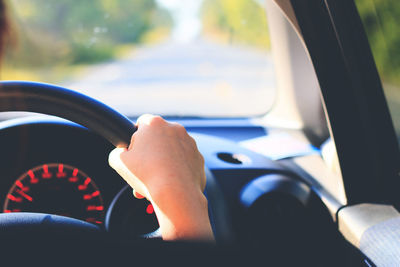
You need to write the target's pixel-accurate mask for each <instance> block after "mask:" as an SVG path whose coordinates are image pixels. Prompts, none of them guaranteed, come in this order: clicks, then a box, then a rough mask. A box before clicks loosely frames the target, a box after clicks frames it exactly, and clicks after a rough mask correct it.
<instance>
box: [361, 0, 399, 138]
mask: <svg viewBox="0 0 400 267" xmlns="http://www.w3.org/2000/svg"><path fill="white" fill-rule="evenodd" d="M356 5H357V8H358V11H359V13H360V16H361V19H362V22H363V24H364V28H365V31H366V33H367V36H368V40H369V43H370V45H371V49H372V54H373V56H374V59H375V63H376V66H377V68H378V71H379V74H380V77H381V80H382V84H383V89H384V92H385V96H386V101H387V103H388V105H389V109H390V113H391V116H392V121H393V125H394V127H395V129H396V133H397V136H398V137H399V138H400V1H398V0H384V1H383V0H357V1H356Z"/></svg>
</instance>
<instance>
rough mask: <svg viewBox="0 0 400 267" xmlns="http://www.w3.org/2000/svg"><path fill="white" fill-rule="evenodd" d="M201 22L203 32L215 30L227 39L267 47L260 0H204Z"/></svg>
mask: <svg viewBox="0 0 400 267" xmlns="http://www.w3.org/2000/svg"><path fill="white" fill-rule="evenodd" d="M203 21H204V28H205V31H206V33H207V32H208V33H219V34H220V35H224V36H226V37H227V38H228V39H229V41H230V42H239V43H243V44H247V45H254V46H263V47H269V37H268V27H267V20H266V14H265V9H264V7H263V6H262V1H255V0H204V4H203Z"/></svg>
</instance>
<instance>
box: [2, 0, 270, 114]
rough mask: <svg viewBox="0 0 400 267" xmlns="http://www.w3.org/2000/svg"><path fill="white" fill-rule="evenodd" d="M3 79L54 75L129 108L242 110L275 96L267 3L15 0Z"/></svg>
mask: <svg viewBox="0 0 400 267" xmlns="http://www.w3.org/2000/svg"><path fill="white" fill-rule="evenodd" d="M9 8H10V14H9V15H10V18H11V19H12V27H13V29H14V32H15V38H14V39H15V43H11V44H10V45H9V46H8V49H7V55H6V57H5V63H4V64H3V69H2V79H3V80H33V81H41V82H48V83H55V84H60V85H63V86H66V87H68V88H72V89H74V90H77V91H80V92H83V93H85V94H88V95H90V96H92V97H95V98H97V99H99V100H101V101H103V102H105V103H106V104H109V105H111V106H113V107H114V108H116V109H118V110H119V111H121V112H123V113H125V114H126V115H132V116H134V115H138V114H142V113H147V112H150V113H156V114H161V115H170V116H201V117H242V116H256V115H261V114H265V113H266V112H267V111H268V109H269V108H270V106H271V105H272V103H273V100H274V94H275V90H274V88H275V84H274V78H273V77H274V73H273V62H272V59H271V56H270V52H269V51H270V44H269V38H268V28H267V20H266V15H265V6H264V1H259V0H129V1H128V0H99V1H91V0H80V1H73V0H57V1H54V0H13V1H9Z"/></svg>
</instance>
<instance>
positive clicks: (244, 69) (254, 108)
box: [64, 41, 275, 116]
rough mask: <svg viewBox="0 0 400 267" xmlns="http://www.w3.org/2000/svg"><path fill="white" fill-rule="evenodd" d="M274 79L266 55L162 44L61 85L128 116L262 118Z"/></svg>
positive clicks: (204, 45)
mask: <svg viewBox="0 0 400 267" xmlns="http://www.w3.org/2000/svg"><path fill="white" fill-rule="evenodd" d="M273 77H274V73H273V65H272V59H271V57H270V55H269V54H268V52H266V51H262V50H256V49H250V48H248V47H242V46H227V45H221V44H216V43H211V42H207V41H197V42H195V43H191V44H177V43H173V42H166V43H162V44H157V45H152V46H146V47H139V48H136V49H135V50H134V51H132V53H131V54H129V55H128V56H127V57H126V58H124V59H121V60H117V61H114V62H109V63H106V64H101V65H96V66H93V67H90V68H89V69H88V70H87V71H86V72H85V73H84V74H83V75H81V78H80V79H76V80H74V81H70V82H68V83H66V84H64V85H65V86H67V87H69V88H72V89H75V90H77V91H80V92H83V93H85V94H88V95H90V96H92V97H95V98H97V99H99V100H100V101H103V102H104V103H106V104H108V105H110V106H112V107H114V108H115V109H117V110H118V111H120V112H122V113H124V114H126V115H137V114H142V113H154V114H163V115H186V116H226V115H229V116H243V115H257V114H262V113H265V112H266V111H267V109H268V108H269V107H270V106H271V105H272V102H273V99H274V93H275V91H274V87H275V85H274V78H273Z"/></svg>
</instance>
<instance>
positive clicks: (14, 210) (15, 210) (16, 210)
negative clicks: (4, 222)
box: [4, 209, 21, 213]
mask: <svg viewBox="0 0 400 267" xmlns="http://www.w3.org/2000/svg"><path fill="white" fill-rule="evenodd" d="M10 212H21V210H20V209H13V210H4V213H10Z"/></svg>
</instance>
